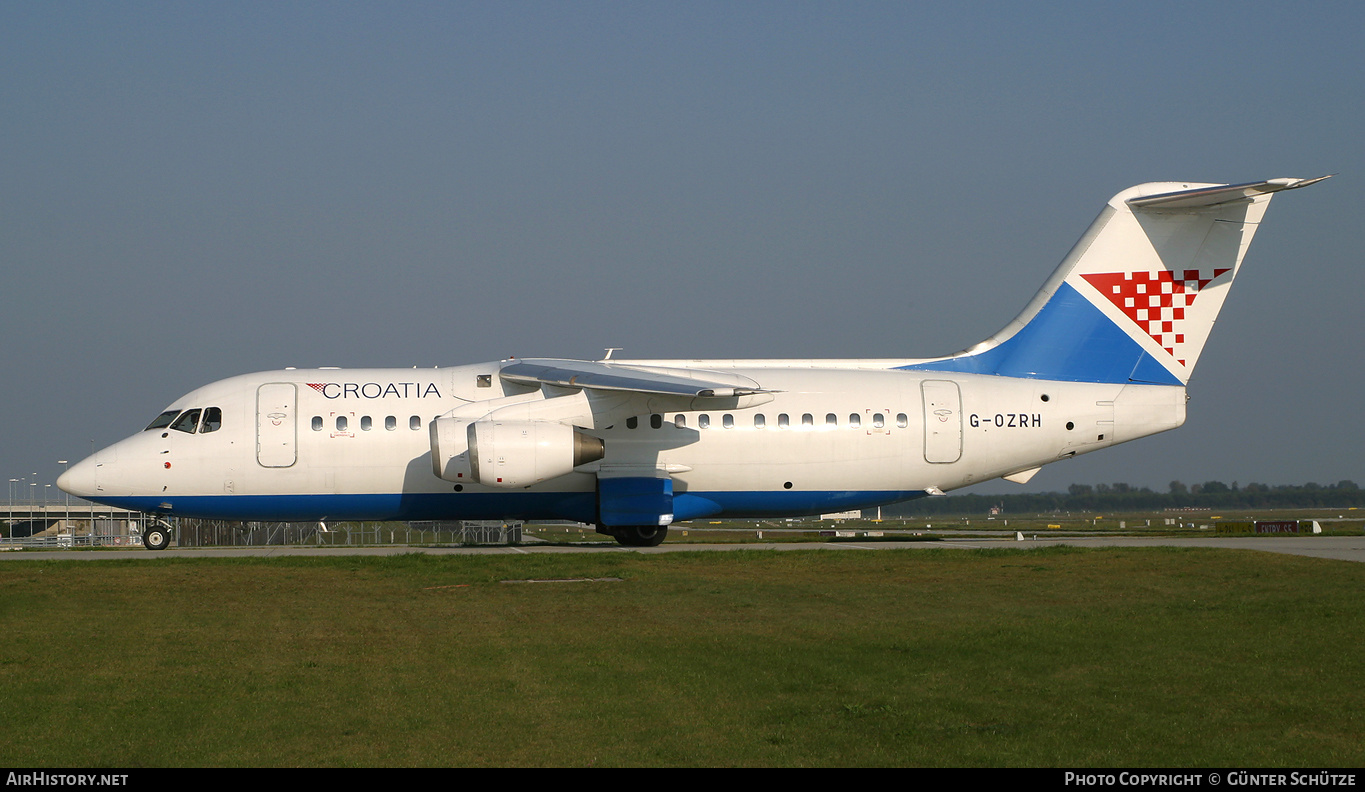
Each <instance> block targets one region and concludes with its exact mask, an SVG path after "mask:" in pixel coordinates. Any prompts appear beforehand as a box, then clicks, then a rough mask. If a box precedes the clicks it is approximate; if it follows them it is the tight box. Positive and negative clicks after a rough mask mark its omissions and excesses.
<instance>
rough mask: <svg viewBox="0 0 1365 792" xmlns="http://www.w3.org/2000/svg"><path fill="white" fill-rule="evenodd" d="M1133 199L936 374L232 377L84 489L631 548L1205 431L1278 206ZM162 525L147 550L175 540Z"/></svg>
mask: <svg viewBox="0 0 1365 792" xmlns="http://www.w3.org/2000/svg"><path fill="white" fill-rule="evenodd" d="M1326 178H1329V177H1327V176H1322V177H1319V178H1314V179H1270V180H1267V181H1259V182H1250V183H1246V184H1205V183H1193V182H1188V183H1187V182H1153V183H1148V184H1141V185H1138V186H1135V187H1131V188H1129V189H1127V190H1124V191H1122V192H1120V193H1119V194H1117V195H1115V196H1114V197H1113V198H1112V199H1111V200H1109V202H1108V203H1106V204H1105V205H1104V207H1103V208H1102V209H1101V211H1100V214H1099V216H1098V217H1097V218H1096V219H1095V221H1094V222H1093V223H1092V224H1091V225H1090V227H1089V229H1088V230H1087V231H1086V232H1085V234H1084V235H1083V236H1082V237H1081V239H1080V241H1079V242H1077V243H1076V245H1075V247H1074V248H1072V250H1071V252H1070V253H1069V254H1068V255H1067V256H1066V258H1065V259H1064V260H1063V261H1062V263H1061V264H1060V265H1059V266H1058V267H1057V269H1056V271H1054V272H1053V274H1052V276H1051V277H1050V278H1048V280H1047V281H1046V282H1045V283H1044V285H1043V287H1042V289H1041V290H1040V291H1039V292H1038V293H1037V295H1036V296H1034V297H1033V299H1032V300H1031V301H1030V302H1029V303H1028V305H1027V306H1025V308H1024V310H1023V311H1022V312H1021V313H1020V314H1019V316H1018V317H1016V318H1015V319H1014V320H1013V321H1011V322H1010V323H1009V324H1007V325H1006V326H1005V327H1004V328H1003V329H1002V330H1000V331H999V332H997V333H996V334H994V335H992V336H991V337H989V338H987V339H986V340H984V341H982V342H981V343H979V344H976V345H974V346H972V347H969V348H967V349H965V350H962V351H960V352H957V353H954V354H951V355H946V356H943V357H937V358H906V359H845V360H613V359H611V354H612V352H611V351H610V350H609V351H608V352H607V356H606V357H605V358H604V359H601V360H595V361H589V360H561V359H542V358H522V359H517V358H509V359H506V360H500V361H495V362H489V363H479V364H474V365H464V366H453V367H437V368H434V369H337V368H322V369H306V370H305V369H294V368H289V369H285V370H283V371H268V372H262V373H255V374H244V375H240V376H235V377H231V378H228V379H224V380H220V381H218V382H214V383H212V384H209V385H205V386H204V387H202V388H199V389H197V390H194V391H191V392H190V393H187V394H185V395H184V396H182V397H180V398H179V399H176V400H175V401H174V402H172V403H171V404H170V405H169V406H168V407H166V409H165V410H163V411H162V412H161V413H160V414H159V415H158V416H157V417H156V418H155V420H153V421H152V422H151V423H150V424H148V426H147V427H146V428H145V429H144V430H142V431H141V432H138V433H137V434H134V435H132V436H131V437H128V438H126V439H124V440H121V441H119V442H117V443H115V444H113V445H111V446H109V447H108V448H105V449H103V450H101V451H99V452H97V453H95V454H93V455H92V456H90V457H89V458H87V459H85V460H83V461H81V462H79V463H77V464H76V465H75V466H73V467H71V468H70V469H69V470H68V471H67V472H65V473H63V474H62V476H61V477H60V478H59V479H58V481H57V485H58V486H59V487H60V488H61V489H62V490H64V491H66V492H69V493H71V494H72V495H76V496H78V497H81V498H86V499H88V500H92V501H96V502H98V503H103V504H108V505H111V506H118V507H124V508H128V509H133V510H136V511H142V512H146V513H150V514H153V515H157V516H158V517H159V518H161V519H164V518H165V517H168V516H178V517H195V518H203V519H222V520H264V521H317V522H319V523H324V524H325V523H326V522H334V521H349V520H374V521H385V520H397V521H408V520H456V519H520V520H573V521H578V522H582V523H590V524H593V525H595V526H596V530H597V531H598V532H599V533H602V534H605V535H608V536H611V537H614V538H615V539H616V541H617V542H618V543H619V544H621V545H624V546H628V547H650V546H656V545H658V544H659V543H660V542H662V541H663V540H664V538H665V536H666V535H667V533H668V526H669V525H670V524H672V523H674V522H675V521H677V522H681V521H685V520H696V519H702V518H718V517H727V518H771V517H788V516H801V515H810V514H819V513H826V512H834V511H846V510H853V509H867V508H872V507H877V506H883V505H887V504H891V503H896V502H899V501H904V500H909V499H912V498H919V497H924V496H927V495H939V494H943V493H946V492H948V491H951V490H955V489H958V488H960V487H966V486H968V485H971V484H976V483H979V482H982V481H987V480H990V479H995V478H1004V479H1006V480H1009V481H1013V482H1018V483H1021V484H1022V483H1025V482H1027V481H1028V480H1029V479H1030V478H1031V477H1032V476H1033V475H1034V474H1036V473H1037V472H1038V470H1039V469H1041V468H1042V466H1044V465H1046V464H1049V463H1052V462H1056V461H1058V460H1061V459H1069V458H1071V457H1075V456H1079V455H1082V454H1088V453H1090V452H1092V451H1097V450H1099V449H1102V448H1108V447H1109V446H1113V445H1117V444H1119V443H1126V442H1128V441H1130V440H1135V439H1137V438H1139V437H1145V436H1147V435H1152V434H1156V433H1158V432H1165V431H1168V430H1171V429H1175V428H1176V427H1179V426H1181V425H1182V424H1183V423H1184V422H1185V403H1186V385H1187V384H1188V382H1189V379H1190V374H1191V372H1192V371H1193V370H1194V366H1195V364H1196V362H1197V361H1198V360H1199V356H1200V353H1201V351H1202V350H1203V348H1204V344H1205V341H1206V340H1207V339H1208V335H1209V332H1210V330H1211V329H1212V328H1213V324H1214V320H1215V319H1216V318H1217V316H1218V312H1219V310H1220V309H1221V308H1222V306H1223V301H1224V300H1225V298H1226V297H1227V294H1228V289H1229V287H1230V286H1231V285H1232V282H1233V280H1234V278H1236V276H1237V273H1238V270H1239V269H1240V267H1241V264H1242V259H1243V257H1244V256H1245V254H1246V251H1247V247H1248V245H1249V244H1250V243H1251V240H1252V237H1253V236H1254V235H1255V233H1256V229H1257V228H1258V226H1259V223H1260V222H1261V219H1262V217H1263V215H1264V214H1265V211H1266V208H1267V206H1268V205H1269V203H1270V200H1271V198H1272V197H1273V196H1274V194H1275V193H1277V192H1281V191H1284V190H1293V189H1298V188H1302V187H1306V186H1308V185H1310V184H1315V183H1317V182H1319V181H1322V180H1323V179H1326ZM169 540H170V536H169V534H168V533H167V532H166V531H165V530H164V528H162V527H155V528H152V529H149V530H147V531H145V532H144V544H145V545H146V546H147V547H148V548H151V549H164V548H165V547H166V546H167V544H168V543H169Z"/></svg>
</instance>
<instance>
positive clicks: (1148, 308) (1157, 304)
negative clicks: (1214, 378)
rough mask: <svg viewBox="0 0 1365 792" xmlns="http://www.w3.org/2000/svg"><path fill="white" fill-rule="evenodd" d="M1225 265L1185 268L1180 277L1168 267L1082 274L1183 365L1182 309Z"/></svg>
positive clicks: (1187, 305) (1188, 305) (1183, 311)
mask: <svg viewBox="0 0 1365 792" xmlns="http://www.w3.org/2000/svg"><path fill="white" fill-rule="evenodd" d="M1228 269H1229V268H1227V267H1224V268H1222V269H1214V270H1213V271H1212V272H1211V273H1210V272H1201V271H1200V270H1193V269H1187V270H1184V272H1183V273H1181V277H1177V276H1176V273H1174V272H1172V271H1170V270H1158V271H1156V272H1097V273H1091V274H1088V275H1082V276H1081V277H1083V278H1085V279H1086V281H1087V282H1089V283H1090V285H1091V286H1094V287H1095V288H1096V289H1097V290H1098V291H1099V292H1100V294H1103V295H1104V296H1105V297H1108V298H1109V301H1110V302H1112V303H1113V304H1114V306H1115V307H1116V308H1118V309H1119V310H1120V311H1123V314H1124V315H1125V316H1127V317H1128V318H1129V319H1132V320H1133V323H1134V324H1136V325H1137V326H1138V327H1139V328H1141V329H1142V331H1143V332H1145V333H1146V334H1147V335H1149V336H1151V337H1152V340H1154V341H1156V342H1157V343H1158V344H1160V345H1161V348H1162V349H1164V350H1166V351H1167V352H1168V353H1170V355H1171V357H1173V358H1175V359H1176V360H1178V361H1180V365H1182V366H1183V365H1185V360H1184V358H1183V355H1184V351H1183V347H1184V345H1185V333H1184V332H1183V326H1184V321H1185V309H1186V308H1188V307H1190V306H1191V305H1193V304H1194V298H1195V297H1197V296H1198V295H1199V291H1200V289H1203V288H1204V287H1205V286H1207V285H1209V283H1210V282H1211V281H1212V280H1213V279H1214V278H1217V277H1218V276H1219V275H1222V274H1223V273H1224V272H1227V271H1228ZM1177 350H1179V351H1177Z"/></svg>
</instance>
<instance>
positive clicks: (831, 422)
mask: <svg viewBox="0 0 1365 792" xmlns="http://www.w3.org/2000/svg"><path fill="white" fill-rule="evenodd" d="M838 425H839V416H837V415H835V414H834V413H828V414H826V415H825V426H838Z"/></svg>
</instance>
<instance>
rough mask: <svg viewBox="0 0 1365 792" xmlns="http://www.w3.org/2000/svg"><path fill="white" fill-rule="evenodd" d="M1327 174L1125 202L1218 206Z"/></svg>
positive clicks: (1141, 206)
mask: <svg viewBox="0 0 1365 792" xmlns="http://www.w3.org/2000/svg"><path fill="white" fill-rule="evenodd" d="M1330 178H1332V177H1331V176H1330V175H1329V176H1319V177H1317V178H1316V179H1267V180H1265V181H1259V182H1247V183H1246V184H1223V185H1218V186H1215V187H1200V188H1198V189H1194V190H1179V191H1177V192H1168V193H1161V194H1159V195H1146V196H1142V197H1140V198H1129V199H1128V205H1129V206H1131V207H1133V208H1135V209H1147V208H1157V209H1194V208H1197V207H1201V206H1218V205H1220V204H1225V203H1232V202H1233V201H1247V200H1250V199H1252V198H1255V197H1256V196H1258V195H1265V194H1267V193H1273V192H1279V191H1280V190H1294V189H1298V188H1299V187H1307V186H1308V185H1310V184H1317V183H1318V182H1320V181H1322V180H1323V179H1330Z"/></svg>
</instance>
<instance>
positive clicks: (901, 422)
mask: <svg viewBox="0 0 1365 792" xmlns="http://www.w3.org/2000/svg"><path fill="white" fill-rule="evenodd" d="M909 425H910V419H909V418H907V417H906V416H905V413H896V426H899V427H900V428H902V429H904V428H905V427H907V426H909Z"/></svg>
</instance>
